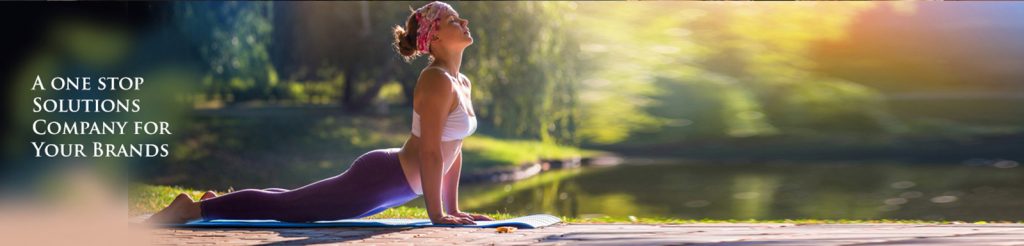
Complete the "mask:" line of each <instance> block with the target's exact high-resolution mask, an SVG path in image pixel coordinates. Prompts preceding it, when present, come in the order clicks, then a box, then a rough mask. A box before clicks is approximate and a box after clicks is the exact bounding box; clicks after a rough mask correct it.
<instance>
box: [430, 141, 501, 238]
mask: <svg viewBox="0 0 1024 246" xmlns="http://www.w3.org/2000/svg"><path fill="white" fill-rule="evenodd" d="M460 144H461V143H460ZM461 173H462V148H461V147H460V148H459V154H458V155H457V156H456V157H455V162H454V163H452V167H451V168H450V169H449V170H448V173H446V174H445V175H444V191H443V192H442V193H444V194H442V196H443V197H444V208H445V211H446V212H448V214H450V215H453V216H457V217H462V218H468V219H471V220H475V221H482V220H494V218H491V217H489V216H487V215H482V214H471V213H464V212H462V211H461V210H459V176H461Z"/></svg>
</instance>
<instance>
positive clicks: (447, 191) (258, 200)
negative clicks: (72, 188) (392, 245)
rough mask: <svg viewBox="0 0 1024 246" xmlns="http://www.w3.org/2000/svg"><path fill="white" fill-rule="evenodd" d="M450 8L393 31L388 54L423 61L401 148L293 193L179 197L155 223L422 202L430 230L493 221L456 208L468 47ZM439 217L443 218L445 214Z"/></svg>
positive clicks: (467, 130)
mask: <svg viewBox="0 0 1024 246" xmlns="http://www.w3.org/2000/svg"><path fill="white" fill-rule="evenodd" d="M468 24H469V21H467V20H466V19H462V18H460V17H459V15H458V13H456V12H455V10H454V9H452V7H451V6H449V5H448V4H445V3H442V2H432V3H429V4H427V5H424V6H423V7H421V8H419V9H417V10H415V11H413V13H412V14H411V15H410V16H409V17H408V19H407V20H406V24H405V27H404V28H403V27H400V26H395V28H394V37H395V43H394V45H395V48H396V49H397V50H398V52H399V53H400V54H401V55H402V56H403V58H405V60H406V61H409V60H411V59H413V58H416V57H417V56H419V55H423V54H426V55H428V56H430V58H431V59H430V65H428V66H427V67H426V68H424V69H423V71H421V73H420V77H419V79H418V80H417V82H416V83H417V84H416V89H415V92H414V95H413V97H414V100H413V115H412V119H413V121H412V122H413V123H412V135H411V136H409V139H408V140H407V141H406V142H405V144H404V145H403V146H402V147H401V148H388V149H377V150H373V151H370V152H367V153H365V154H363V155H361V156H360V157H359V158H357V159H356V160H355V161H354V162H353V163H352V165H351V167H350V168H349V169H348V170H346V171H345V172H344V173H342V174H340V175H337V176H334V177H331V178H327V179H324V180H320V181H317V182H314V183H312V184H309V185H306V186H303V187H300V188H298V189H294V190H285V189H279V188H270V189H264V190H257V189H245V190H240V191H236V192H232V193H229V194H225V195H223V196H217V195H216V194H214V193H212V192H207V193H206V194H204V195H203V197H202V198H200V201H199V202H193V201H192V199H190V198H189V197H188V195H186V194H180V195H178V197H177V198H175V200H174V201H173V202H171V204H170V205H169V206H168V207H167V208H165V209H164V210H162V211H160V212H158V213H156V214H154V215H153V216H152V217H151V219H150V221H152V222H156V223H184V222H187V221H190V220H194V219H275V220H279V221H289V222H307V221H317V220H338V219H352V218H361V217H365V216H370V215H373V214H376V213H379V212H381V211H383V210H385V209H387V208H391V207H394V206H398V205H401V204H404V203H406V202H408V201H409V200H412V199H414V198H416V197H419V196H420V195H423V196H425V198H424V199H425V200H426V207H427V214H428V215H429V216H430V221H431V222H432V223H434V224H475V223H474V222H473V221H475V220H493V219H492V218H490V217H487V216H485V215H479V214H471V213H466V212H462V211H461V210H460V209H459V203H458V198H459V195H458V194H459V193H458V188H459V175H460V172H461V169H462V139H464V138H465V137H468V136H469V135H471V134H473V133H474V132H475V131H476V114H475V113H474V112H473V110H472V102H471V101H470V96H469V93H470V90H471V88H472V87H471V84H470V81H469V79H468V78H466V76H464V75H462V74H461V73H459V68H460V66H461V65H462V53H463V51H464V50H465V48H466V47H467V46H469V45H470V44H472V43H473V38H472V37H471V36H470V33H469V29H468V27H467V25H468ZM446 213H447V214H446Z"/></svg>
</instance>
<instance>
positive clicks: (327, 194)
mask: <svg viewBox="0 0 1024 246" xmlns="http://www.w3.org/2000/svg"><path fill="white" fill-rule="evenodd" d="M398 151H399V148H389V149H376V150H372V151H370V152H367V153H365V154H363V155H361V156H359V158H356V160H355V161H354V162H352V166H351V167H349V168H348V170H346V171H345V172H343V173H341V174H339V175H337V176H334V177H330V178H327V179H324V180H320V181H317V182H314V183H312V184H308V185H306V186H303V187H300V188H298V189H294V190H286V189H281V188H268V189H262V190H259V189H245V190H240V191H235V192H232V193H228V194H224V195H223V196H219V197H215V198H212V199H208V200H205V201H202V202H200V203H199V206H200V208H201V211H202V216H203V219H205V220H213V219H272V220H278V221H285V222H310V221H318V220H340V219H355V218H362V217H366V216H370V215H374V214H377V213H380V212H381V211H384V210H385V209H388V208H391V207H395V206H398V205H402V204H405V203H406V202H408V201H409V200H412V199H415V198H416V197H419V195H417V194H416V193H415V192H413V190H412V187H410V186H409V182H408V181H406V179H405V173H404V172H403V171H402V164H401V162H399V161H398Z"/></svg>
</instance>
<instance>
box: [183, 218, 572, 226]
mask: <svg viewBox="0 0 1024 246" xmlns="http://www.w3.org/2000/svg"><path fill="white" fill-rule="evenodd" d="M561 221H562V220H561V219H559V218H558V217H555V216H552V215H549V214H534V215H528V216H523V217H518V218H511V219H506V220H495V221H474V222H476V225H434V224H432V223H430V220H429V219H347V220H331V221H317V222H309V223H293V222H281V221H276V220H196V221H192V222H188V223H185V224H178V225H171V226H174V227H236V228H237V227H262V228H317V227H428V226H438V227H471V228H494V227H499V226H514V227H518V228H522V229H533V228H540V227H544V226H549V225H554V224H557V223H558V222H561Z"/></svg>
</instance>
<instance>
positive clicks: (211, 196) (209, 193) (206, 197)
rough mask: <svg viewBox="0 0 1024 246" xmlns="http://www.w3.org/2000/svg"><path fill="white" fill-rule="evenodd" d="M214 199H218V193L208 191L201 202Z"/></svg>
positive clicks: (201, 198)
mask: <svg viewBox="0 0 1024 246" xmlns="http://www.w3.org/2000/svg"><path fill="white" fill-rule="evenodd" d="M214 197H217V193H215V192H213V191H212V190H210V191H206V193H203V197H200V198H199V200H200V201H202V200H206V199H210V198H214Z"/></svg>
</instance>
